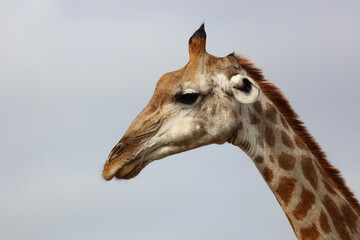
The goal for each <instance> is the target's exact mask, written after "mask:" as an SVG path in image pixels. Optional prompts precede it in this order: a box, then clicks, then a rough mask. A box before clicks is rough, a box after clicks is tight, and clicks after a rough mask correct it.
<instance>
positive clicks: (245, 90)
mask: <svg viewBox="0 0 360 240" xmlns="http://www.w3.org/2000/svg"><path fill="white" fill-rule="evenodd" d="M230 87H231V90H232V92H233V94H234V97H235V98H236V99H237V100H238V101H239V102H241V103H253V102H255V101H256V100H257V98H258V96H259V93H260V90H259V86H258V85H257V84H256V83H255V82H254V80H253V79H251V78H250V77H248V76H244V75H241V74H238V75H235V76H233V77H232V78H231V79H230Z"/></svg>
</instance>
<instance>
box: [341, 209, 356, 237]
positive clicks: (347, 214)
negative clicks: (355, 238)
mask: <svg viewBox="0 0 360 240" xmlns="http://www.w3.org/2000/svg"><path fill="white" fill-rule="evenodd" d="M341 212H342V214H343V216H344V218H345V219H346V224H347V226H348V227H349V229H350V231H351V232H352V233H355V232H356V222H357V221H358V219H359V217H358V216H357V215H356V214H355V212H354V210H352V209H351V207H350V206H348V205H343V206H341Z"/></svg>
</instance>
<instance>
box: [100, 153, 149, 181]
mask: <svg viewBox="0 0 360 240" xmlns="http://www.w3.org/2000/svg"><path fill="white" fill-rule="evenodd" d="M150 162H151V161H150V160H147V161H146V160H144V159H141V158H138V159H134V160H131V161H128V162H126V163H125V164H116V161H114V163H112V164H110V163H109V164H106V165H105V167H104V170H103V178H104V179H105V180H107V181H110V180H111V179H113V178H114V177H115V178H117V179H131V178H134V177H136V176H137V175H138V174H139V173H140V172H141V170H142V169H143V168H144V167H145V166H146V165H148V164H149V163H150ZM114 164H115V165H114Z"/></svg>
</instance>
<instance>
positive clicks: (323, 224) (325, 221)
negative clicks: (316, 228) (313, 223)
mask: <svg viewBox="0 0 360 240" xmlns="http://www.w3.org/2000/svg"><path fill="white" fill-rule="evenodd" d="M319 222H320V227H321V229H322V230H323V231H324V233H329V232H331V228H330V225H329V222H328V219H327V216H326V214H325V213H324V211H321V214H320V218H319Z"/></svg>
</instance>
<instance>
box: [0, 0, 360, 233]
mask: <svg viewBox="0 0 360 240" xmlns="http://www.w3.org/2000/svg"><path fill="white" fill-rule="evenodd" d="M359 12H360V2H359V1H334V0H327V1H325V0H319V1H313V0H311V1H310V0H308V1H285V0H284V1H265V0H264V1H239V0H237V1H226V0H223V1H212V0H211V1H209V0H207V1H187V0H183V1H178V2H176V3H174V2H170V1H143V2H140V1H128V2H126V1H115V0H110V1H89V0H86V1H85V0H84V1H77V0H72V1H51V0H31V1H30V0H29V1H20V0H19V1H15V0H14V1H13V0H11V1H10V0H9V1H6V0H0V110H1V118H0V144H1V151H0V161H1V162H0V163H1V165H0V226H1V227H0V239H10V240H11V239H39V240H42V239H44V240H45V239H46V240H49V239H67V240H72V239H90V240H92V239H125V240H145V239H146V240H148V239H157V240H162V239H164V240H169V239H174V240H178V239H179V240H180V239H181V240H182V239H196V240H198V239H206V240H212V239H229V240H230V239H270V240H271V239H273V240H287V239H295V235H294V234H293V232H292V230H291V227H290V224H289V223H288V222H287V219H286V217H285V214H284V213H283V212H282V210H281V208H280V206H279V204H278V203H277V201H276V199H275V197H274V196H273V194H272V193H271V191H270V190H269V189H268V187H267V185H266V183H265V182H264V181H263V179H262V177H261V175H260V174H259V172H258V171H257V169H256V168H255V166H254V164H253V163H252V161H251V160H250V159H249V158H248V157H247V156H246V155H245V154H244V153H242V152H241V151H240V150H239V149H238V148H236V147H233V146H231V145H229V144H225V145H221V146H219V145H212V146H207V147H203V148H200V149H196V150H192V151H190V152H186V153H182V154H179V155H175V156H171V157H168V158H166V159H163V160H160V161H156V162H153V163H151V164H150V165H149V166H147V167H146V168H145V169H144V170H143V171H142V172H141V173H140V175H139V176H138V177H136V178H135V179H133V180H130V181H111V182H106V181H104V180H102V177H101V172H102V168H103V164H104V163H105V160H106V157H107V155H108V154H109V152H110V150H111V149H112V147H113V146H114V145H115V144H116V143H117V142H118V140H119V139H120V138H121V136H122V135H123V134H124V132H125V131H126V129H127V127H128V126H129V124H130V123H131V121H132V120H133V119H134V117H135V116H136V115H137V114H138V113H139V112H140V111H141V109H142V108H143V107H144V106H145V105H146V104H147V102H148V101H149V99H150V97H151V95H152V93H153V89H154V87H155V84H156V82H157V80H158V79H159V77H160V76H161V75H162V74H164V73H166V72H168V71H173V70H177V69H179V68H181V67H183V66H184V65H185V64H186V63H187V60H188V49H187V43H188V39H189V37H190V36H191V35H192V33H193V32H194V31H195V30H196V29H197V28H198V27H199V26H200V25H201V23H202V22H204V21H205V24H206V26H205V28H206V31H207V36H208V38H207V50H208V52H209V53H211V54H213V55H216V56H225V55H227V54H229V53H230V52H233V51H236V52H238V53H242V54H244V55H245V56H247V57H249V58H251V59H252V60H253V61H254V62H256V63H257V66H258V67H261V68H262V69H263V70H264V73H265V75H266V77H267V78H268V79H270V81H272V82H274V83H275V84H277V85H278V86H279V87H280V88H281V89H282V90H283V92H284V94H285V95H286V96H287V97H288V98H289V100H290V102H291V103H292V105H293V107H294V109H295V110H296V111H297V112H298V113H299V114H300V116H301V119H302V120H304V121H305V122H306V125H307V127H308V128H309V130H310V132H311V133H312V134H313V135H314V136H315V138H316V139H317V140H318V141H319V143H320V145H321V146H322V148H323V149H324V150H325V151H326V152H327V154H328V157H329V160H330V161H331V162H332V163H333V164H334V165H335V166H336V167H338V168H340V169H341V170H342V173H343V176H344V177H345V179H346V181H347V183H348V185H349V187H350V188H351V189H352V190H353V191H354V192H355V195H356V196H357V197H358V198H359V197H360V176H359V172H360V159H359V156H360V148H359V143H360V135H359V133H360V127H359V122H360V107H359V103H360V96H359V94H358V89H359V87H360V83H359V82H360V78H359V73H358V72H359V63H360V45H359V43H360V32H359V29H360V14H359Z"/></svg>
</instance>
